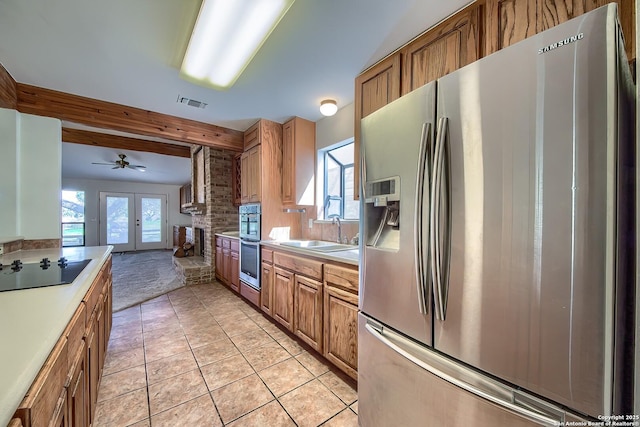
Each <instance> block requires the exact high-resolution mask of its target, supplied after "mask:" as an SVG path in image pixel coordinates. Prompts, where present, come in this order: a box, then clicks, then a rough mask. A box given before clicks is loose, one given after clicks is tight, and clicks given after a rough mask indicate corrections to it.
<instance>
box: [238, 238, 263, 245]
mask: <svg viewBox="0 0 640 427" xmlns="http://www.w3.org/2000/svg"><path fill="white" fill-rule="evenodd" d="M240 244H241V245H247V246H258V245H259V244H260V242H258V241H254V240H244V239H241V240H240Z"/></svg>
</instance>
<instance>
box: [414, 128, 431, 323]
mask: <svg viewBox="0 0 640 427" xmlns="http://www.w3.org/2000/svg"><path fill="white" fill-rule="evenodd" d="M430 142H431V123H423V124H422V134H421V136H420V153H419V155H418V176H417V180H416V206H415V215H414V227H413V229H414V233H415V235H414V236H413V238H414V240H413V242H414V251H413V253H414V257H415V263H416V286H417V287H418V309H419V310H420V313H422V314H429V305H430V304H429V303H430V301H429V295H430V293H431V292H430V289H429V288H428V287H427V289H425V287H426V285H427V283H428V280H427V279H426V276H427V275H426V274H425V271H424V270H425V267H426V268H428V266H425V262H424V251H425V247H424V246H425V245H424V239H423V236H424V230H423V227H424V221H423V209H424V198H425V196H424V193H425V191H427V192H429V178H430V169H431V167H430V165H431V156H430V152H431V144H430ZM425 176H426V179H427V182H426V183H425ZM427 198H429V195H428V194H427ZM427 252H428V251H427Z"/></svg>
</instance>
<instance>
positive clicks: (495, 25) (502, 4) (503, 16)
mask: <svg viewBox="0 0 640 427" xmlns="http://www.w3.org/2000/svg"><path fill="white" fill-rule="evenodd" d="M537 9H538V5H537V2H536V0H487V3H486V10H487V15H486V31H485V34H486V53H487V55H488V54H491V53H494V52H497V51H499V50H500V49H502V48H505V47H507V46H510V45H512V44H514V43H517V42H519V41H521V40H524V39H526V38H527V37H530V36H532V35H534V34H536V33H537V32H538V23H537V16H538V12H537Z"/></svg>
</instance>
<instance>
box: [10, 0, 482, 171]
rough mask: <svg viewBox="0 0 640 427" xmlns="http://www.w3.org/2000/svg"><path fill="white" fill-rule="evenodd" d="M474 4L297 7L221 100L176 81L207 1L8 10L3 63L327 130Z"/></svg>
mask: <svg viewBox="0 0 640 427" xmlns="http://www.w3.org/2000/svg"><path fill="white" fill-rule="evenodd" d="M468 3H470V0H448V1H441V0H296V1H295V3H294V4H293V6H292V7H291V9H290V10H289V11H288V12H287V14H286V15H285V17H284V18H283V19H282V21H280V24H279V25H278V27H277V28H276V29H275V30H274V31H273V32H272V33H271V35H270V37H269V39H268V40H267V41H266V42H265V44H264V45H263V46H262V48H261V50H260V51H259V52H258V53H257V54H256V56H255V57H254V58H253V60H252V62H251V63H250V64H249V66H248V67H247V68H246V69H245V70H244V72H243V74H242V75H241V76H240V78H239V79H238V81H237V82H236V84H235V85H234V86H233V87H232V88H230V89H229V90H227V91H216V90H214V89H209V88H205V87H201V86H197V85H194V84H192V83H189V82H187V81H184V80H182V79H180V78H179V76H178V73H179V68H180V64H181V61H182V56H183V54H184V51H185V49H186V46H187V43H188V39H189V36H190V34H191V29H192V26H193V23H194V22H195V18H196V16H197V13H198V10H199V7H200V0H109V1H98V0H56V1H51V0H0V63H2V65H3V66H4V67H5V68H6V69H7V70H8V71H9V73H10V74H11V75H12V76H13V78H14V79H15V80H16V81H18V82H20V83H26V84H31V85H35V86H40V87H45V88H49V89H54V90H58V91H63V92H68V93H72V94H76V95H81V96H86V97H89V98H95V99H100V100H104V101H109V102H115V103H119V104H124V105H129V106H134V107H138V108H143V109H147V110H152V111H156V112H160V113H164V114H170V115H173V116H179V117H184V118H188V119H193V120H198V121H201V122H206V123H211V124H216V125H219V126H223V127H228V128H232V129H237V130H246V129H247V128H248V127H249V126H250V125H252V124H253V123H254V122H255V121H256V120H257V119H258V118H266V119H269V120H273V121H276V122H280V123H282V122H284V121H286V120H288V119H289V118H291V117H292V116H300V117H303V118H306V119H308V120H312V121H317V120H319V119H320V118H321V115H320V113H319V110H318V107H319V104H320V101H321V100H322V99H325V98H333V99H336V100H337V102H338V107H342V106H345V105H347V104H350V103H352V102H353V97H354V79H355V77H356V76H357V75H358V74H359V73H360V72H361V71H363V70H364V69H366V68H367V67H369V66H371V65H373V64H374V63H376V62H377V61H378V60H380V59H381V58H383V57H384V56H386V55H387V54H389V53H391V52H392V51H394V50H395V49H396V48H397V47H399V46H401V45H403V44H405V43H406V42H408V41H409V40H411V39H412V38H413V37H415V36H416V35H418V34H419V33H421V32H422V31H423V30H425V29H427V28H429V27H431V26H433V25H434V24H435V23H437V22H438V21H440V20H442V19H443V18H444V17H446V16H448V15H450V14H452V13H453V12H455V11H456V10H458V9H460V8H462V7H463V6H465V5H466V4H468ZM178 95H180V96H184V97H187V98H192V99H195V100H198V101H202V102H205V103H207V104H208V106H207V108H206V109H204V110H202V109H197V108H193V107H188V106H186V105H184V104H178V103H177V102H176V100H177V98H178ZM87 148H92V147H87ZM70 151H74V149H69V148H68V147H65V149H64V152H65V155H67V154H69V152H70ZM81 151H82V150H81ZM116 151H117V150H115V151H114V150H111V152H113V153H115V154H117V153H116ZM103 154H104V153H102V154H101V156H102V155H103ZM125 154H127V155H129V153H125ZM144 154H145V156H144V157H142V158H141V160H140V161H142V162H146V163H150V162H151V160H147V158H146V153H144ZM78 155H79V154H78ZM93 157H98V155H93ZM115 158H117V157H115ZM92 161H101V160H92ZM68 163H69V162H66V161H65V168H66V167H67V166H68ZM107 168H108V167H107ZM132 172H133V171H132Z"/></svg>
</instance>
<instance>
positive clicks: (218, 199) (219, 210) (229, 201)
mask: <svg viewBox="0 0 640 427" xmlns="http://www.w3.org/2000/svg"><path fill="white" fill-rule="evenodd" d="M194 149H195V148H192V153H193V151H194ZM203 150H205V151H204V158H205V194H206V196H205V197H206V200H205V205H206V207H205V211H204V213H203V214H201V215H199V214H194V215H192V216H191V218H192V221H193V226H194V227H200V228H203V229H204V230H205V232H204V242H203V244H204V262H205V264H207V265H210V266H212V267H213V266H215V254H216V251H215V233H219V232H221V231H230V230H233V231H237V230H238V208H237V207H236V206H234V205H233V196H232V194H231V191H232V179H233V168H232V163H233V156H234V155H235V153H234V152H233V151H229V150H221V149H217V148H210V147H204V148H203Z"/></svg>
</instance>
